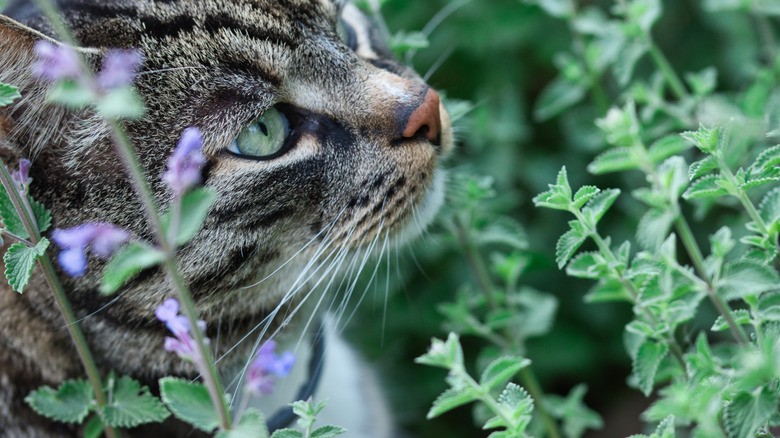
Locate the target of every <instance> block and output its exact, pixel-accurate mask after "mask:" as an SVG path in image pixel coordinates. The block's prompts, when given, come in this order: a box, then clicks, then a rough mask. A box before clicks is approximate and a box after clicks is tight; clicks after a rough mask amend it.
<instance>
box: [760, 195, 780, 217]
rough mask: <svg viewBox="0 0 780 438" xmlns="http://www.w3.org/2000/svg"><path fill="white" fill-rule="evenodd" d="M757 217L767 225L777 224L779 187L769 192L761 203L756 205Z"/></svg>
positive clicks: (779, 212)
mask: <svg viewBox="0 0 780 438" xmlns="http://www.w3.org/2000/svg"><path fill="white" fill-rule="evenodd" d="M758 208H759V215H760V216H761V219H763V220H764V222H765V223H766V224H767V225H770V226H771V224H773V223H775V222H777V221H778V219H780V187H775V188H773V189H772V190H770V191H769V192H768V193H767V194H766V195H764V198H763V199H761V203H760V204H759V205H758Z"/></svg>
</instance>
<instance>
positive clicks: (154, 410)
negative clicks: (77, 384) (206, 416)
mask: <svg viewBox="0 0 780 438" xmlns="http://www.w3.org/2000/svg"><path fill="white" fill-rule="evenodd" d="M109 381H110V382H112V383H113V388H111V390H109V391H108V392H109V394H111V399H110V400H109V401H108V403H107V404H106V405H105V406H103V408H102V409H101V410H100V411H99V413H100V416H101V418H103V421H104V422H105V424H107V425H109V426H112V427H135V426H138V425H141V424H145V423H156V422H160V421H163V420H164V419H166V418H168V416H169V415H170V413H169V412H168V410H167V409H165V406H163V404H162V403H161V402H160V400H158V399H157V397H155V396H153V395H152V394H151V393H150V392H149V388H147V387H146V386H144V387H141V384H140V383H138V382H137V381H136V380H133V379H132V378H130V377H128V376H122V377H120V378H119V379H116V380H113V379H110V380H109Z"/></svg>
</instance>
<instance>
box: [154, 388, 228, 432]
mask: <svg viewBox="0 0 780 438" xmlns="http://www.w3.org/2000/svg"><path fill="white" fill-rule="evenodd" d="M160 396H161V397H162V400H163V402H164V403H165V405H166V406H168V409H170V410H171V412H172V413H173V415H174V416H176V418H178V419H180V420H182V421H185V422H187V423H189V424H191V425H193V426H195V427H197V428H198V429H200V430H202V431H205V432H211V431H213V430H214V429H216V428H217V427H219V425H220V419H219V414H218V413H217V409H216V408H215V407H214V405H213V404H212V402H211V398H210V397H209V391H208V390H207V389H206V387H205V386H203V385H201V384H199V383H190V382H189V381H188V380H186V379H178V378H176V377H163V378H162V379H160Z"/></svg>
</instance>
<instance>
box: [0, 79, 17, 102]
mask: <svg viewBox="0 0 780 438" xmlns="http://www.w3.org/2000/svg"><path fill="white" fill-rule="evenodd" d="M20 97H22V95H21V94H19V89H18V88H16V87H14V86H12V85H7V84H4V83H2V82H0V106H6V105H10V104H11V103H13V101H14V100H16V99H18V98H20Z"/></svg>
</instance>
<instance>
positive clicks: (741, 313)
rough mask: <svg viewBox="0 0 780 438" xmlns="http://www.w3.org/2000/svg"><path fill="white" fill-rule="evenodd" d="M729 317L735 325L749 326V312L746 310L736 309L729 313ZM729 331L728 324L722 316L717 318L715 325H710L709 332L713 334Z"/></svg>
mask: <svg viewBox="0 0 780 438" xmlns="http://www.w3.org/2000/svg"><path fill="white" fill-rule="evenodd" d="M731 317H732V318H733V319H734V322H735V323H736V324H737V325H742V324H750V312H749V311H747V310H746V309H736V310H732V311H731ZM728 329H729V323H728V321H726V318H724V317H723V315H720V316H718V319H716V320H715V323H714V324H712V328H711V329H710V330H712V331H714V332H722V331H723V330H728Z"/></svg>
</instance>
